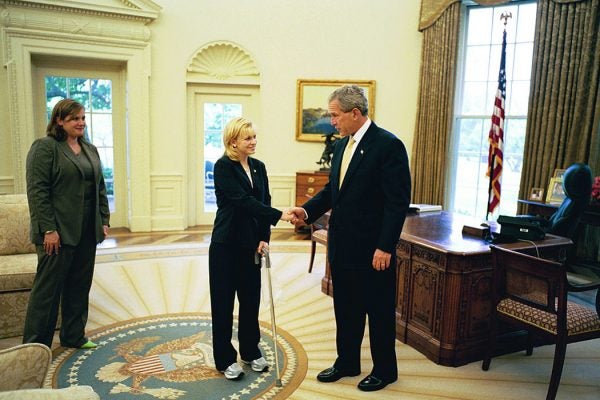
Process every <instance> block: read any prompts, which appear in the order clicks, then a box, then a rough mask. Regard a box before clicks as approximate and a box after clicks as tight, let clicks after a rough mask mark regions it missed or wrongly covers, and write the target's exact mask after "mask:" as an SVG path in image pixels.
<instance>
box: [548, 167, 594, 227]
mask: <svg viewBox="0 0 600 400" xmlns="http://www.w3.org/2000/svg"><path fill="white" fill-rule="evenodd" d="M562 185H563V189H564V192H565V196H566V197H565V199H564V200H563V202H562V203H561V205H560V207H558V210H556V212H555V213H554V214H552V215H551V216H550V218H549V220H548V223H549V224H548V228H547V230H546V232H548V233H551V234H553V235H558V236H563V237H568V238H569V239H573V237H574V236H575V231H576V229H577V224H578V223H579V219H580V218H581V216H582V215H583V212H584V211H585V209H586V207H587V206H588V204H589V203H590V196H591V194H592V170H591V169H590V167H589V166H587V165H586V164H583V163H575V164H571V165H570V166H569V168H567V170H566V171H565V173H564V175H563V181H562Z"/></svg>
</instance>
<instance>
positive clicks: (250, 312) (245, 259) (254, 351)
mask: <svg viewBox="0 0 600 400" xmlns="http://www.w3.org/2000/svg"><path fill="white" fill-rule="evenodd" d="M255 253H256V249H249V248H242V247H240V246H235V245H230V244H224V243H211V244H210V248H209V251H208V257H209V261H208V266H209V268H208V270H209V279H210V308H211V313H212V336H213V355H214V358H215V364H216V368H217V370H219V371H224V370H225V369H227V367H228V366H230V365H231V364H233V363H234V362H237V354H238V353H237V351H236V349H235V348H234V346H233V345H232V343H231V339H232V335H233V308H234V301H235V296H236V294H237V298H238V303H239V315H238V341H239V352H240V357H241V359H242V360H245V361H252V360H255V359H257V358H260V357H261V356H262V355H261V352H260V349H259V347H258V342H259V341H260V328H259V324H258V311H259V308H260V264H256V263H255Z"/></svg>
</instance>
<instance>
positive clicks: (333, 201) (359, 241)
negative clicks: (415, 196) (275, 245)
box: [303, 122, 411, 269]
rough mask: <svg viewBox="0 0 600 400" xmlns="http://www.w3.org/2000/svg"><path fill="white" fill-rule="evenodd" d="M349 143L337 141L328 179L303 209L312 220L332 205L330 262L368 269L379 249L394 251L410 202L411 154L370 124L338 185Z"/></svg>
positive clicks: (395, 138)
mask: <svg viewBox="0 0 600 400" xmlns="http://www.w3.org/2000/svg"><path fill="white" fill-rule="evenodd" d="M347 143H348V137H345V138H344V139H342V140H340V141H338V142H336V146H335V149H334V151H333V157H332V160H331V171H330V173H329V182H328V183H327V185H325V187H324V188H323V189H322V190H321V191H320V192H319V193H317V194H316V195H315V196H314V197H313V198H312V199H310V200H309V201H308V202H307V203H305V204H304V205H303V207H304V209H305V210H306V212H307V214H308V220H307V221H306V222H307V223H309V224H310V223H312V222H313V221H315V220H316V219H317V218H319V217H320V216H321V215H322V214H323V213H325V212H326V211H327V210H329V209H331V217H330V219H329V230H328V239H327V245H328V257H329V262H330V263H331V265H332V266H334V267H335V268H338V269H365V268H369V269H370V268H372V261H373V253H374V252H375V249H380V250H383V251H385V252H388V253H391V254H392V256H393V255H394V254H395V248H396V244H397V243H398V240H399V238H400V232H401V231H402V226H403V225H404V220H405V218H406V213H407V211H408V206H409V203H410V189H411V182H410V170H409V166H408V156H407V153H406V149H405V147H404V144H403V143H402V142H401V141H400V140H399V139H398V138H397V137H396V136H394V135H393V134H392V133H390V132H388V131H386V130H384V129H381V128H379V127H378V126H377V125H375V123H374V122H371V125H370V126H369V129H367V131H366V132H365V135H364V136H363V137H362V139H361V140H360V142H359V143H358V144H357V148H356V149H355V151H354V154H353V156H352V159H351V161H350V164H349V165H348V169H347V171H346V176H345V178H344V181H343V184H342V187H341V188H340V187H339V177H340V165H341V161H342V155H343V153H344V149H345V147H346V144H347ZM392 267H394V265H392Z"/></svg>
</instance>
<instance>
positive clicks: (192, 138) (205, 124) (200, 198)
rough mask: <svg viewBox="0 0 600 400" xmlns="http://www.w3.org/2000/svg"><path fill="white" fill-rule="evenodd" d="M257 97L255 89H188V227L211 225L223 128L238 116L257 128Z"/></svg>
mask: <svg viewBox="0 0 600 400" xmlns="http://www.w3.org/2000/svg"><path fill="white" fill-rule="evenodd" d="M257 97H258V88H257V87H239V86H227V87H214V86H211V85H198V86H196V85H194V86H190V87H189V88H188V109H189V113H188V115H190V116H191V117H190V121H189V122H190V124H189V126H190V132H189V143H190V146H189V153H188V157H189V159H190V163H189V165H190V168H191V169H190V171H189V176H190V180H191V181H190V191H189V207H188V210H189V221H188V223H189V225H190V226H194V225H212V223H213V222H214V219H215V212H216V210H217V204H216V197H215V192H214V183H213V179H212V178H213V175H212V174H213V171H212V167H213V165H214V163H215V162H216V161H217V160H218V159H219V158H220V157H221V156H222V155H223V151H224V147H223V136H222V134H223V128H224V127H225V124H226V123H227V122H228V121H229V120H230V119H231V118H234V117H238V116H244V117H246V118H248V119H250V120H251V121H253V122H254V123H257V124H259V121H257V118H258V116H257V111H256V110H257V109H258V106H257V104H258V99H257Z"/></svg>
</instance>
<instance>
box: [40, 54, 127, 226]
mask: <svg viewBox="0 0 600 400" xmlns="http://www.w3.org/2000/svg"><path fill="white" fill-rule="evenodd" d="M125 68H126V67H125V65H124V64H123V63H120V62H112V63H111V62H105V63H102V64H98V63H97V61H94V60H85V59H71V58H68V57H57V56H52V57H48V56H43V57H41V56H34V57H32V63H31V69H32V80H33V100H34V127H35V132H36V136H43V133H44V132H45V128H46V102H45V99H46V94H45V76H46V75H54V76H65V77H69V78H86V79H107V80H110V81H112V108H113V110H112V117H113V119H112V126H113V160H114V170H113V179H114V188H115V194H117V193H120V195H119V196H118V197H117V196H115V212H112V211H111V215H110V224H111V226H112V227H129V215H130V211H129V203H130V201H129V200H130V192H129V185H128V184H127V177H128V175H129V173H128V171H129V165H128V157H127V137H126V125H127V123H126V119H125V118H126V116H125V115H126V112H125V87H126V85H125Z"/></svg>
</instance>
